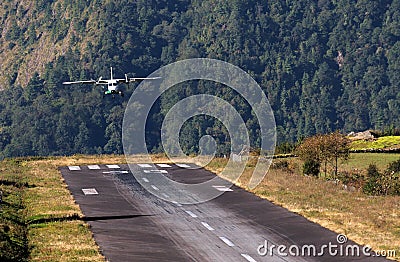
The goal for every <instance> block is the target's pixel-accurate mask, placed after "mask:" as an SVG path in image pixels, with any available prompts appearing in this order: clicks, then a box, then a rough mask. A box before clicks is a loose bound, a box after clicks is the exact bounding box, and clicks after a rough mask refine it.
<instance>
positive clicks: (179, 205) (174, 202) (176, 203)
mask: <svg viewBox="0 0 400 262" xmlns="http://www.w3.org/2000/svg"><path fill="white" fill-rule="evenodd" d="M172 203H173V204H175V205H177V206H178V207H181V206H182V205H181V204H179V203H178V202H176V201H172Z"/></svg>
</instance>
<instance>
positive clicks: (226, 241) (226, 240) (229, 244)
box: [219, 237, 235, 247]
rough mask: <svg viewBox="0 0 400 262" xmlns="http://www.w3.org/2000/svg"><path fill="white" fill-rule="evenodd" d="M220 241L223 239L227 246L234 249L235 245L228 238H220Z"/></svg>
mask: <svg viewBox="0 0 400 262" xmlns="http://www.w3.org/2000/svg"><path fill="white" fill-rule="evenodd" d="M219 239H221V240H222V241H224V243H225V244H227V245H228V246H230V247H234V246H235V244H233V243H232V241H230V240H229V239H227V238H226V237H219Z"/></svg>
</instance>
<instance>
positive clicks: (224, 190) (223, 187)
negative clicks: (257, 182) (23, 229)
mask: <svg viewBox="0 0 400 262" xmlns="http://www.w3.org/2000/svg"><path fill="white" fill-rule="evenodd" d="M212 187H213V188H215V189H217V190H218V191H222V192H231V191H233V190H232V189H230V188H228V187H226V186H212Z"/></svg>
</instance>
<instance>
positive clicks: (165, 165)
mask: <svg viewBox="0 0 400 262" xmlns="http://www.w3.org/2000/svg"><path fill="white" fill-rule="evenodd" d="M157 166H159V167H163V168H164V167H171V166H170V165H168V164H157Z"/></svg>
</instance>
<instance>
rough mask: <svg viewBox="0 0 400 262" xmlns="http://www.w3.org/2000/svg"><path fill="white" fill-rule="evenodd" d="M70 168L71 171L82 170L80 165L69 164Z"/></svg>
mask: <svg viewBox="0 0 400 262" xmlns="http://www.w3.org/2000/svg"><path fill="white" fill-rule="evenodd" d="M68 169H69V170H71V171H77V170H81V167H80V166H68Z"/></svg>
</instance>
